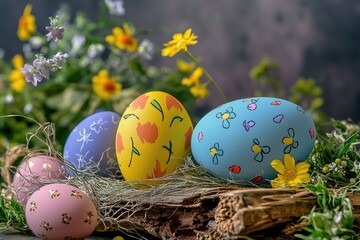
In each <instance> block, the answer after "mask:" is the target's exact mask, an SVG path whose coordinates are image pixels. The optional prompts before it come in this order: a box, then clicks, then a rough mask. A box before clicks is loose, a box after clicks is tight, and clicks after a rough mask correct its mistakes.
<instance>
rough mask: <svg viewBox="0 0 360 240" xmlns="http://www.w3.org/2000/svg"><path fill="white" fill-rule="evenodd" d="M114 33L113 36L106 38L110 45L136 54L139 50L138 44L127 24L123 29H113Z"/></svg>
mask: <svg viewBox="0 0 360 240" xmlns="http://www.w3.org/2000/svg"><path fill="white" fill-rule="evenodd" d="M112 33H113V34H112V35H108V36H106V38H105V40H106V41H107V42H108V43H110V44H112V45H115V46H116V47H118V48H120V49H121V50H127V51H129V52H135V51H136V50H137V49H138V42H137V40H136V39H135V37H134V36H133V32H132V30H131V29H130V27H129V25H128V24H127V23H124V25H123V29H121V28H119V27H115V28H113V30H112Z"/></svg>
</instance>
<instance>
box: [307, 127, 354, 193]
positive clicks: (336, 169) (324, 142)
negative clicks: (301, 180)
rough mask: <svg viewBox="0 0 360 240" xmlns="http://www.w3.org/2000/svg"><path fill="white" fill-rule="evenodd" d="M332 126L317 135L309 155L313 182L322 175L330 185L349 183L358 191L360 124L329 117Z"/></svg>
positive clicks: (341, 185)
mask: <svg viewBox="0 0 360 240" xmlns="http://www.w3.org/2000/svg"><path fill="white" fill-rule="evenodd" d="M332 125H333V126H334V130H333V131H332V132H331V133H327V134H326V136H318V139H317V141H316V143H315V147H314V149H313V151H312V153H311V155H310V157H309V158H308V162H309V163H310V165H311V169H312V179H313V181H314V182H315V181H316V180H317V179H318V178H320V179H322V180H323V182H324V184H325V185H326V186H327V187H329V188H341V187H348V188H350V189H351V190H353V191H359V187H360V153H359V150H358V148H357V146H358V145H359V144H360V133H359V132H360V127H359V125H356V124H353V123H351V122H349V121H336V120H332Z"/></svg>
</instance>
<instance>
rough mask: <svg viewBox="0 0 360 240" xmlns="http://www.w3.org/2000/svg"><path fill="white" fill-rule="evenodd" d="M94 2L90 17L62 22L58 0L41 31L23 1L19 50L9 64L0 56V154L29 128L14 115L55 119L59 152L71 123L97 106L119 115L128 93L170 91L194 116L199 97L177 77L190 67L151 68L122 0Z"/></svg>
mask: <svg viewBox="0 0 360 240" xmlns="http://www.w3.org/2000/svg"><path fill="white" fill-rule="evenodd" d="M99 3H100V5H101V12H100V19H99V20H98V21H97V22H91V21H90V20H89V19H88V18H87V17H86V16H85V15H84V14H83V13H77V14H76V16H75V18H74V20H73V21H70V19H71V16H70V15H69V12H70V11H69V7H68V6H67V5H62V6H61V7H60V8H59V10H58V12H57V13H56V17H54V18H50V25H49V26H48V27H46V30H47V34H46V35H45V33H44V32H45V31H44V32H43V31H40V30H39V29H37V28H36V17H35V16H33V15H32V14H31V10H32V6H31V5H27V6H26V7H25V10H24V12H23V15H22V16H20V18H19V25H18V32H17V34H18V37H19V38H20V39H21V40H22V41H24V44H23V53H22V54H17V55H16V56H14V57H13V59H12V62H11V63H8V62H6V61H4V59H3V55H4V53H3V52H2V54H1V55H0V91H1V92H0V116H1V121H0V132H1V133H2V134H1V136H0V153H1V152H4V151H5V149H6V148H8V147H9V146H11V145H16V144H23V143H25V136H26V134H27V133H29V132H31V131H33V130H35V129H36V128H37V125H36V124H34V122H31V121H29V120H28V119H27V118H24V117H22V116H26V117H29V118H31V119H34V120H36V121H37V122H40V123H45V122H52V123H55V126H56V134H57V135H56V139H57V141H58V150H61V146H63V144H64V142H65V140H66V137H67V136H68V134H69V133H70V131H71V129H72V128H73V127H75V125H76V124H77V123H78V122H80V121H81V120H82V119H84V118H85V117H86V116H88V115H90V114H91V113H93V112H95V111H98V110H109V111H115V112H117V113H120V114H121V113H122V112H123V111H124V110H125V108H126V107H127V106H128V105H129V103H130V102H131V101H132V100H133V99H135V98H136V97H137V96H139V95H140V94H142V93H144V92H147V91H152V90H159V91H165V92H168V93H170V94H172V95H173V96H175V97H176V98H177V99H178V100H179V101H181V102H182V103H183V105H184V106H185V107H186V108H187V109H188V112H189V113H190V114H193V115H195V109H194V107H195V104H196V102H197V99H198V98H199V97H198V96H196V95H195V96H194V95H193V94H192V93H191V91H190V89H189V88H188V87H187V86H185V85H183V84H182V83H181V81H182V79H183V78H188V77H190V75H191V74H192V71H193V70H194V68H195V66H194V65H193V64H190V63H187V62H184V61H180V60H179V64H178V66H179V67H178V68H169V67H161V68H159V67H156V66H152V65H151V62H150V60H151V59H152V57H153V54H154V53H155V50H156V49H155V46H154V44H153V43H152V42H151V41H150V40H149V39H147V37H148V35H149V31H147V30H138V29H136V27H135V26H133V25H132V24H131V23H129V22H124V21H121V16H122V15H123V14H125V9H124V8H123V5H122V1H110V0H106V1H104V2H102V1H100V2H99ZM109 13H110V14H109ZM65 29H66V31H65ZM36 30H38V31H40V32H37V31H36ZM44 30H45V29H44ZM47 40H48V41H50V40H52V41H50V42H47ZM60 40H61V41H60ZM50 56H53V57H50ZM31 63H33V64H32V65H31ZM24 64H25V67H24ZM22 67H24V69H23V70H22V71H23V73H24V74H25V75H24V74H23V73H22V72H21V68H22ZM60 68H61V70H60V71H57V72H56V74H52V73H51V72H53V71H55V70H59V69H60ZM26 81H28V82H32V83H33V84H34V85H37V86H36V87H34V86H32V85H31V84H29V83H26ZM13 115H17V116H13ZM5 116H11V117H5Z"/></svg>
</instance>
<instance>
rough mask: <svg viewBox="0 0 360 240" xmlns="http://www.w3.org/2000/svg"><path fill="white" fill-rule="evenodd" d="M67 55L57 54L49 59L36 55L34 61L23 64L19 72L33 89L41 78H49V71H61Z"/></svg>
mask: <svg viewBox="0 0 360 240" xmlns="http://www.w3.org/2000/svg"><path fill="white" fill-rule="evenodd" d="M68 57H69V54H67V53H64V54H62V53H60V52H58V53H57V54H56V55H55V56H53V57H52V58H50V59H46V58H45V57H44V56H42V55H41V54H39V55H36V59H35V60H34V62H33V64H32V65H31V64H28V63H27V64H25V66H24V67H23V68H21V69H20V71H21V72H22V73H23V74H24V75H25V79H26V81H27V82H30V83H32V84H33V85H34V86H35V87H36V86H37V83H38V82H41V80H42V79H43V78H49V76H50V71H52V72H54V71H56V70H58V69H61V68H62V67H63V66H64V64H65V62H66V60H67V58H68Z"/></svg>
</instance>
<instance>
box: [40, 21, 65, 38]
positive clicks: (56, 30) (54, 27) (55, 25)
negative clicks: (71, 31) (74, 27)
mask: <svg viewBox="0 0 360 240" xmlns="http://www.w3.org/2000/svg"><path fill="white" fill-rule="evenodd" d="M49 19H50V26H47V27H45V29H46V31H48V32H49V33H48V34H46V36H47V41H50V40H51V39H53V40H54V42H57V41H58V40H61V39H63V34H64V32H65V28H64V27H60V26H59V17H58V16H56V17H55V18H52V17H50V18H49Z"/></svg>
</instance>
